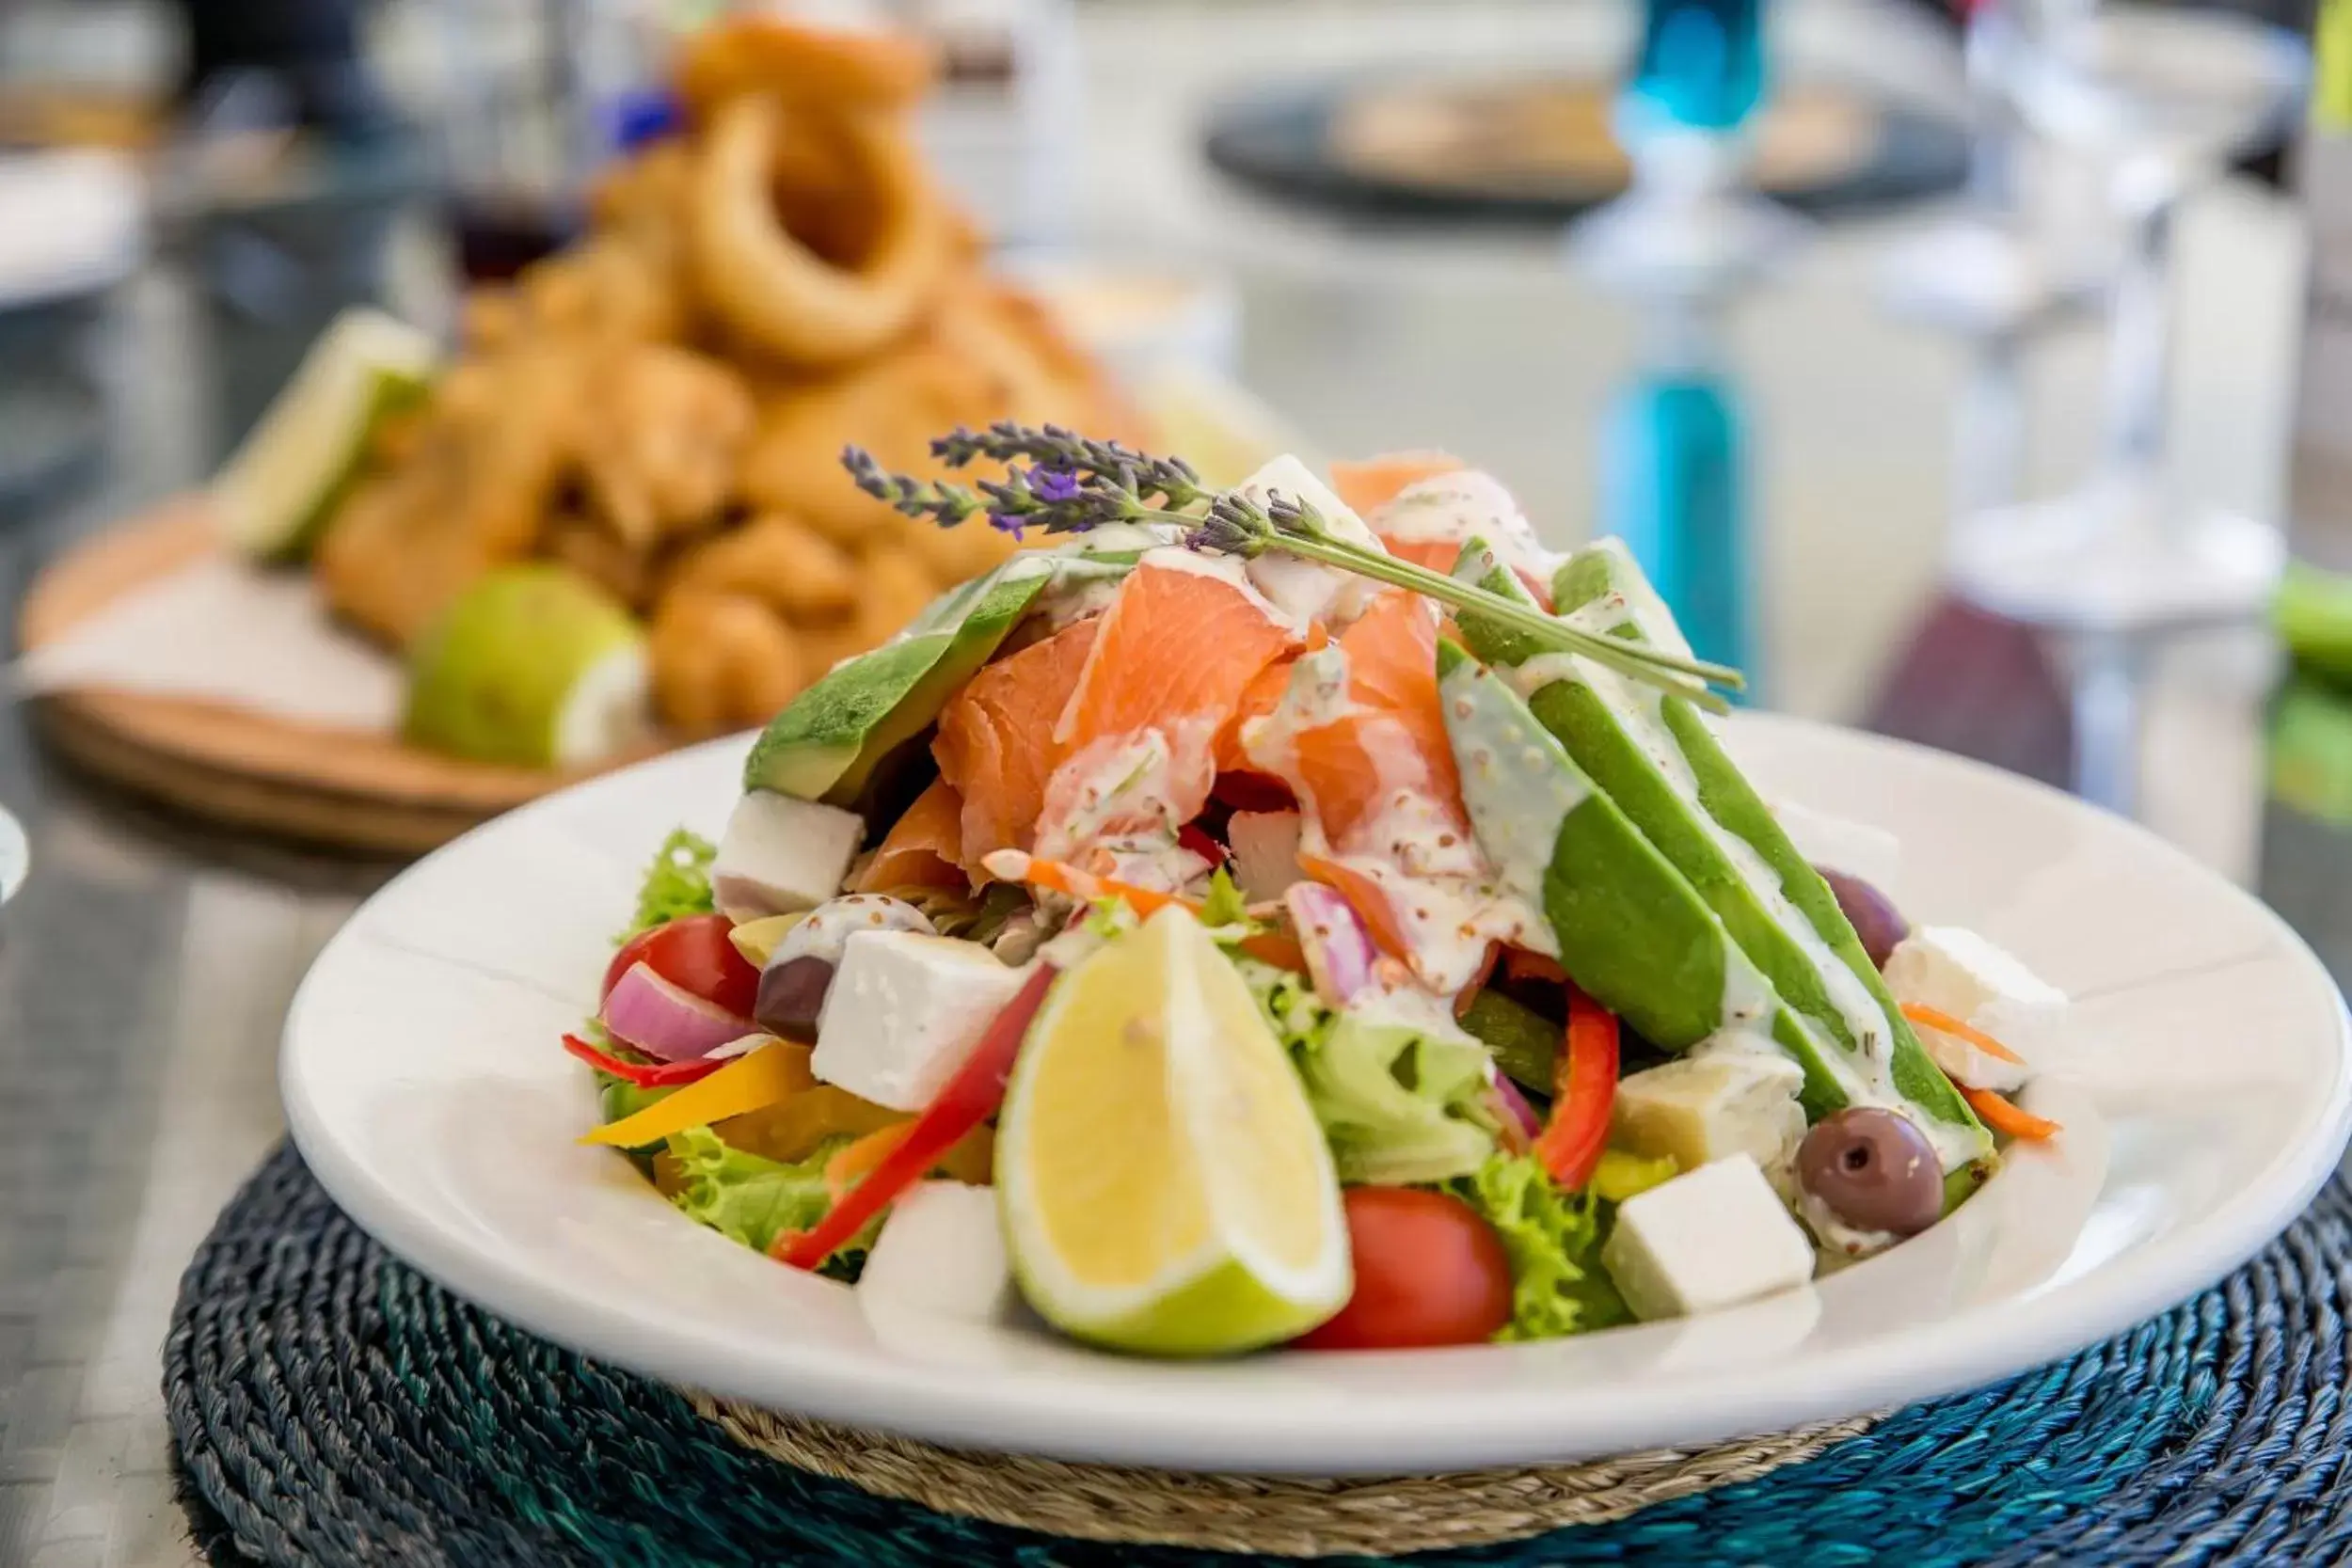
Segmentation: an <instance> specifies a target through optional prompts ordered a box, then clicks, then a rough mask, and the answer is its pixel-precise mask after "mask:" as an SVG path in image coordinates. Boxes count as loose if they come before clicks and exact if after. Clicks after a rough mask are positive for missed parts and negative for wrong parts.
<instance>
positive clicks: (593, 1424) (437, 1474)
mask: <svg viewBox="0 0 2352 1568" xmlns="http://www.w3.org/2000/svg"><path fill="white" fill-rule="evenodd" d="M2348 1271H2352V1193H2347V1190H2346V1188H2345V1186H2344V1183H2343V1181H2342V1180H2338V1181H2336V1182H2333V1183H2331V1184H2330V1185H2329V1186H2328V1189H2327V1191H2326V1192H2324V1193H2323V1194H2322V1195H2321V1196H2320V1198H2319V1200H2318V1201H2317V1202H2316V1203H2315V1204H2313V1206H2312V1209H2311V1211H2310V1212H2307V1213H2306V1214H2305V1215H2304V1216H2303V1217H2302V1218H2301V1219H2300V1220H2298V1221H2297V1222H2296V1225H2295V1226H2294V1227H2293V1228H2292V1229H2290V1230H2289V1231H2288V1232H2287V1234H2286V1235H2284V1236H2283V1237H2281V1238H2280V1240H2279V1241H2278V1242H2277V1243H2274V1244H2273V1245H2271V1246H2270V1247H2269V1248H2268V1249H2267V1250H2265V1252H2264V1253H2263V1254H2262V1256H2261V1257H2259V1258H2257V1259H2255V1260H2254V1261H2253V1262H2252V1263H2249V1265H2247V1267H2246V1268H2244V1269H2242V1270H2240V1271H2239V1272H2238V1273H2237V1274H2235V1275H2232V1276H2231V1277H2230V1278H2229V1279H2228V1280H2226V1281H2225V1282H2223V1283H2222V1284H2221V1285H2220V1286H2218V1287H2217V1288H2216V1289H2214V1290H2212V1291H2207V1292H2206V1293H2205V1294H2203V1295H2201V1296H2199V1297H2198V1298H2197V1299H2196V1300H2194V1301H2192V1302H2189V1303H2187V1304H2186V1305H2185V1306H2183V1307H2178V1308H2176V1309H2174V1310H2173V1311H2171V1312H2168V1313H2166V1314H2164V1315H2163V1316H2161V1317H2158V1318H2154V1319H2152V1320H2150V1321H2149V1322H2148V1323H2143V1324H2141V1325H2140V1326H2139V1327H2137V1328H2136V1329H2134V1330H2132V1331H2131V1332H2130V1333H2128V1334H2124V1335H2121V1336H2119V1337H2117V1338H2113V1339H2110V1340H2108V1341H2106V1343H2104V1344H2101V1345H2098V1346H2096V1347H2094V1348H2092V1349H2090V1350H2089V1351H2086V1352H2084V1353H2082V1354H2079V1355H2076V1356H2074V1357H2073V1358H2071V1359H2069V1360H2066V1361H2063V1362H2059V1363H2057V1364H2055V1365H2053V1366H2050V1367H2046V1368H2043V1369H2042V1370H2038V1371H2034V1372H2030V1373H2027V1374H2026V1375H2024V1376H2022V1377H2018V1378H2014V1379H2011V1380H2010V1381H2009V1382H2007V1383H2004V1384H2000V1385H1997V1386H1994V1387H1992V1388H1987V1389H1982V1390H1979V1391H1978V1392H1975V1393H1971V1394H1966V1395H1962V1396H1959V1397H1956V1398H1953V1399H1948V1400H1942V1401H1938V1402H1933V1403H1930V1404H1924V1405H1917V1406H1914V1407H1912V1408H1910V1409H1908V1410H1904V1411H1900V1412H1899V1413H1897V1414H1895V1415H1893V1416H1890V1417H1888V1418H1886V1419H1885V1420H1883V1421H1882V1422H1880V1423H1879V1424H1878V1425H1876V1426H1875V1427H1873V1428H1871V1429H1869V1430H1868V1431H1867V1432H1865V1433H1862V1434H1860V1435H1857V1436H1852V1437H1850V1438H1847V1439H1845V1440H1844V1441H1841V1442H1837V1443H1835V1444H1834V1445H1833V1446H1831V1447H1829V1448H1827V1449H1825V1450H1824V1451H1822V1452H1820V1455H1819V1456H1818V1457H1815V1458H1812V1459H1809V1460H1806V1461H1804V1462H1802V1463H1798V1464H1792V1465H1788V1466H1786V1467H1784V1468H1781V1469H1779V1470H1776V1471H1774V1472H1772V1474H1770V1475H1769V1476H1766V1477H1764V1478H1763V1479H1760V1480H1756V1481H1739V1482H1734V1483H1732V1484H1728V1485H1724V1486H1720V1487H1717V1488H1715V1489H1713V1490H1711V1491H1708V1492H1705V1493H1702V1494H1698V1495H1694V1496H1690V1497H1681V1498H1677V1499H1676V1500H1673V1501H1666V1502H1660V1503H1657V1504H1654V1505H1653V1506H1650V1507H1648V1508H1645V1509H1643V1510H1642V1511H1641V1512H1639V1513H1634V1514H1632V1515H1630V1516H1629V1517H1627V1518H1624V1519H1620V1520H1617V1521H1614V1522H1613V1523H1607V1524H1595V1525H1582V1526H1574V1527H1569V1528H1561V1529H1555V1530H1552V1531H1550V1532H1549V1533H1547V1534H1544V1535H1540V1536H1535V1537H1533V1538H1531V1539H1526V1540H1520V1541H1514V1542H1507V1543H1501V1544H1490V1545H1484V1546H1477V1547H1469V1548H1459V1549H1449V1550H1443V1551H1434V1552H1426V1553H1421V1554H1417V1555H1415V1556H1413V1557H1412V1558H1411V1559H1410V1560H1411V1561H1412V1562H1413V1563H1414V1564H1416V1565H1417V1568H1418V1565H1428V1568H1438V1565H1444V1568H1456V1565H1469V1564H1494V1565H1506V1564H1507V1565H1513V1568H1518V1565H1533V1564H1538V1563H1540V1564H1570V1563H1622V1562H1643V1563H1660V1564H1692V1565H1696V1564H1710V1565H1711V1564H1724V1563H1807V1564H1842V1563H1857V1564H1859V1563H1872V1562H1900V1563H1905V1564H1909V1565H1915V1568H1928V1565H1943V1564H1954V1565H1957V1564H1963V1563H1979V1562H1983V1563H2023V1562H2045V1561H2062V1562H2098V1563H2116V1564H2139V1563H2158V1562H2163V1563H2189V1564H2194V1563H2209V1562H2225V1561H2226V1562H2241V1561H2242V1562H2294V1563H2331V1562H2338V1561H2343V1560H2346V1559H2347V1557H2352V1483H2348V1482H2347V1478H2346V1476H2345V1468H2344V1461H2345V1455H2346V1452H2347V1448H2348V1446H2352V1425H2348V1424H2347V1417H2346V1414H2345V1410H2344V1388H2345V1384H2346V1347H2345V1342H2344V1299H2345V1291H2346V1288H2347V1284H2348V1283H2352V1273H2348ZM164 1391H165V1397H166V1401H167V1406H168V1410H169V1416H170V1422H171V1429H172V1435H173V1439H174V1442H175V1444H176V1447H177V1453H178V1458H179V1463H180V1465H181V1480H182V1497H183V1504H184V1506H185V1507H186V1510H187V1513H188V1518H189V1522H190V1525H191V1527H192V1528H193V1531H194V1533H195V1537H196V1540H197V1542H198V1544H199V1546H200V1547H201V1548H202V1549H203V1550H204V1551H205V1553H206V1554H207V1556H208V1557H209V1558H210V1559H211V1560H212V1561H213V1562H214V1563H215V1564H217V1565H221V1568H243V1565H245V1564H249V1563H267V1564H273V1565H275V1564H296V1563H301V1564H311V1563H321V1564H343V1563H383V1562H396V1563H421V1564H423V1563H436V1564H437V1563H446V1564H453V1565H468V1568H469V1565H473V1564H489V1565H502V1564H533V1565H538V1564H574V1563H577V1564H629V1563H643V1564H664V1565H667V1564H678V1565H686V1564H714V1565H715V1564H747V1565H748V1564H754V1563H811V1564H834V1563H838V1564H857V1565H860V1568H900V1565H906V1564H918V1563H924V1564H927V1563H959V1564H963V1563H968V1564H975V1565H982V1564H1019V1565H1021V1568H1049V1565H1050V1568H1088V1565H1094V1564H1106V1563H1112V1562H1117V1563H1127V1564H1138V1565H1142V1568H1210V1565H1212V1564H1214V1565H1218V1568H1229V1565H1233V1564H1238V1563H1241V1562H1244V1561H1246V1560H1248V1559H1247V1558H1245V1557H1244V1556H1242V1555H1239V1554H1232V1553H1225V1552H1216V1551H1206V1550H1200V1549H1195V1548H1179V1547H1150V1546H1133V1545H1112V1544H1095V1543H1089V1542H1078V1541H1070V1540H1063V1539H1059V1538H1057V1537H1053V1536H1047V1535H1041V1534H1039V1533H1036V1532H1034V1531H1029V1530H1025V1529H1018V1528H1009V1527H1006V1526H1000V1525H992V1524H984V1523H980V1522H977V1521H975V1520H971V1519H966V1518H959V1517H949V1516H946V1515H943V1514H939V1513H930V1512H927V1511H925V1510H923V1509H920V1508H917V1507H914V1506H913V1505H911V1504H907V1503H901V1502H894V1501H890V1500H887V1499H884V1498H881V1497H872V1496H869V1495H867V1494H866V1493H864V1492H862V1491H859V1490H858V1489H856V1488H854V1487H851V1486H850V1485H847V1484H845V1483H842V1482H839V1481H826V1480H822V1479H819V1478H818V1477H816V1476H813V1475H809V1474H806V1473H803V1471H800V1470H796V1469H793V1468H790V1467H788V1466H787V1465H780V1464H777V1463H776V1462H774V1461H773V1460H771V1459H768V1458H766V1457H763V1456H761V1455H759V1454H756V1453H754V1452H752V1451H750V1450H749V1449H744V1448H741V1447H739V1446H738V1445H737V1444H735V1443H734V1442H732V1441H730V1440H729V1439H728V1437H727V1436H726V1435H725V1433H723V1431H722V1430H721V1428H720V1427H719V1426H718V1425H716V1424H714V1423H713V1422H710V1421H708V1420H706V1419H704V1418H702V1417H700V1416H698V1415H696V1414H695V1412H694V1410H693V1409H692V1407H691V1405H690V1404H689V1403H688V1402H687V1400H686V1399H685V1398H684V1397H683V1396H681V1395H679V1394H678V1393H676V1392H675V1391H673V1390H670V1389H668V1388H664V1387H661V1386H657V1385H654V1384H650V1383H647V1382H645V1381H644V1380H643V1379H641V1378H637V1377H633V1376H630V1375H628V1374H626V1373H622V1372H618V1371H613V1370H609V1369H606V1368H603V1367H601V1366H598V1365H597V1364H596V1363H594V1362H591V1361H587V1360H583V1359H582V1358H580V1357H579V1356H576V1355H573V1354H569V1353H568V1352H565V1351H562V1350H558V1349H557V1348H556V1347H554V1346H553V1345H550V1344H548V1342H546V1341H545V1340H542V1339H538V1338H532V1336H530V1335H527V1334H524V1333H522V1332H521V1331H520V1330H517V1329H515V1328H511V1327H508V1326H507V1325H505V1324H504V1323H501V1322H499V1321H498V1320H497V1319H495V1318H491V1317H488V1316H486V1315H485V1314H483V1313H481V1312H478V1311H476V1310H474V1309H473V1308H471V1307H467V1306H466V1305H464V1304H463V1303H461V1302H459V1301H458V1300H456V1299H455V1298H454V1297H453V1296H450V1295H449V1294H447V1293H446V1292H444V1291H440V1290H439V1289H438V1288H437V1287H436V1286H434V1285H432V1284H431V1283H430V1282H428V1281H426V1280H425V1279H424V1278H422V1277H421V1275H417V1274H415V1273H414V1272H412V1271H411V1270H409V1269H407V1268H405V1267H404V1266H403V1265H401V1264H400V1263H398V1262H396V1261H395V1260H393V1259H391V1258H390V1257H389V1256H388V1255H387V1254H386V1253H385V1252H384V1251H383V1250H382V1249H381V1248H379V1247H377V1246H376V1245H375V1244H374V1243H373V1242H372V1241H370V1240H369V1239H368V1238H367V1236H366V1235H365V1234H364V1233H363V1232H362V1231H360V1230H359V1228H358V1227H357V1226H355V1225H353V1224H352V1223H351V1222H350V1221H349V1220H348V1219H346V1218H344V1217H343V1215H342V1213H341V1212H339V1211H338V1210H337V1209H336V1208H335V1207H334V1205H333V1204H332V1203H331V1202H330V1201H329V1200H328V1199H327V1197H326V1194H325V1193H324V1192H322V1191H321V1190H320V1188H319V1187H318V1185H317V1183H316V1182H314V1181H313V1180H311V1179H310V1173H309V1172H308V1171H307V1170H305V1169H304V1168H303V1165H302V1164H301V1161H300V1159H299V1158H298V1157H297V1156H296V1155H295V1154H294V1152H293V1151H292V1150H291V1149H281V1150H280V1151H279V1152H278V1154H277V1155H276V1156H275V1157H274V1158H272V1160H271V1161H270V1162H269V1164H266V1165H264V1166H263V1167H262V1170H261V1172H260V1173H259V1174H258V1175H256V1176H255V1178H254V1179H253V1180H252V1182H251V1183H250V1184H249V1185H248V1186H247V1187H246V1190H245V1191H244V1192H243V1193H241V1194H240V1195H239V1196H238V1197H237V1198H236V1200H235V1201H234V1202H232V1203H231V1204H230V1207H229V1208H228V1209H227V1210H226V1211H225V1212H223V1213H222V1215H221V1218H220V1222H219V1224H218V1226H217V1227H216V1228H215V1231H214V1233H213V1235H212V1237H211V1238H210V1239H209V1240H208V1241H207V1242H206V1243H205V1244H204V1246H203V1248H202V1249H201V1250H200V1251H199V1253H198V1254H197V1257H196V1259H195V1260H194V1261H193V1262H192V1263H191V1264H190V1265H189V1268H188V1272H187V1275H186V1277H185V1278H184V1280H183V1282H182V1287H181V1295H180V1302H179V1306H178V1308H177V1310H176V1312H175V1314H174V1318H173V1323H172V1329H171V1334H170V1337H169V1338H168V1340H167V1343H166V1346H165V1354H164ZM1327 1560H1329V1559H1327ZM1351 1560H1352V1561H1356V1562H1367V1561H1373V1560H1374V1559H1365V1558H1357V1559H1351Z"/></svg>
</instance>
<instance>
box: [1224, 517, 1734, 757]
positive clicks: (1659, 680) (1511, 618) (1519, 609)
mask: <svg viewBox="0 0 2352 1568" xmlns="http://www.w3.org/2000/svg"><path fill="white" fill-rule="evenodd" d="M1264 547H1265V548H1267V549H1270V550H1280V551H1282V552H1284V553H1285V554H1289V555H1295V556H1299V557H1301V558H1303V559H1305V560H1308V561H1319V562H1323V563H1324V564H1325V565H1327V566H1336V567H1338V568H1340V569H1341V570H1342V571H1345V572H1353V573H1355V574H1356V575H1358V576H1359V577H1367V578H1375V579H1376V580H1378V581H1381V582H1385V583H1389V584H1391V585H1392V586H1394V587H1397V588H1406V589H1410V590H1411V591H1412V592H1414V593H1416V594H1422V596H1424V597H1426V598H1432V599H1436V600H1437V601H1438V602H1439V603H1440V604H1447V605H1452V606H1453V607H1454V609H1456V610H1470V611H1471V612H1473V613H1474V614H1478V615H1483V616H1486V617H1487V618H1489V619H1491V620H1494V621H1498V622H1502V623H1504V624H1506V625H1508V626H1511V627H1512V628H1513V629H1515V630H1518V631H1520V632H1524V633H1525V634H1526V635H1527V636H1529V637H1532V638H1534V639H1535V640H1536V641H1539V642H1541V643H1543V644H1544V645H1545V646H1547V647H1549V648H1552V649H1554V650H1556V651H1558V652H1561V653H1570V654H1579V655H1581V656H1582V657H1586V658H1589V659H1591V660H1592V661H1593V662H1594V663H1596V664H1601V665H1606V666H1607V667H1608V668H1610V669H1612V670H1614V671H1617V672H1618V673H1621V674H1624V675H1627V676H1629V677H1630V678H1632V679H1635V680H1639V681H1643V682H1645V683H1647V684H1649V685H1653V686H1661V685H1662V686H1667V687H1669V688H1670V689H1672V690H1674V691H1675V692H1677V694H1678V695H1681V696H1686V697H1688V698H1690V699H1691V700H1692V702H1694V703H1697V704H1699V705H1701V706H1703V707H1706V708H1708V709H1709V710H1710V711H1712V712H1716V713H1726V712H1729V711H1730V705H1729V704H1727V703H1725V702H1724V700H1723V698H1721V697H1719V696H1717V695H1716V694H1715V693H1714V692H1712V691H1709V690H1708V689H1707V688H1706V686H1705V685H1704V684H1702V683H1705V682H1708V681H1713V682H1717V683H1720V684H1722V685H1724V686H1728V687H1730V688H1731V689H1733V690H1735V691H1737V690H1739V689H1741V688H1742V687H1743V686H1744V685H1745V684H1746V683H1745V681H1744V679H1743V678H1742V677H1741V675H1740V672H1739V671H1737V670H1734V669H1731V668H1730V667H1729V666H1727V665H1722V664H1710V663H1708V661H1707V660H1705V659H1700V658H1685V657H1682V656H1680V655H1678V654H1672V653H1668V652H1666V651H1665V650H1664V649H1662V648H1657V647H1647V648H1645V649H1643V651H1642V652H1641V653H1640V654H1637V655H1632V656H1631V657H1629V655H1628V644H1627V643H1626V641H1625V640H1624V639H1622V638H1615V637H1604V636H1602V635H1600V634H1598V633H1597V632H1588V631H1584V630H1582V629H1581V628H1579V627H1576V626H1569V625H1568V624H1567V623H1566V622H1565V621H1562V620H1560V619H1559V618H1557V617H1556V616H1551V615H1546V614H1545V613H1543V612H1542V611H1541V610H1530V609H1528V608H1527V607H1526V606H1524V605H1519V604H1514V603H1513V602H1512V601H1510V600H1509V599H1506V598H1504V597H1503V596H1502V594H1492V593H1488V592H1487V591H1486V589H1484V588H1479V587H1476V586H1474V585H1472V584H1470V583H1467V582H1459V581H1456V580H1455V579H1454V578H1450V577H1447V576H1445V575H1443V574H1442V573H1438V572H1433V571H1431V570H1429V568H1427V567H1426V566H1420V565H1416V564H1415V563H1413V562H1409V561H1399V560H1398V559H1397V558H1396V557H1394V556H1392V555H1375V554H1374V553H1373V552H1372V551H1370V550H1367V549H1365V548H1364V547H1363V546H1360V545H1351V544H1348V543H1347V542H1345V541H1344V540H1339V539H1331V538H1324V539H1302V538H1300V537H1299V536H1298V535H1296V534H1293V533H1276V534H1274V535H1272V536H1271V537H1269V538H1267V539H1266V540H1265V541H1264ZM1677 676H1687V677H1689V678H1688V679H1676V678H1675V677H1677Z"/></svg>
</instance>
